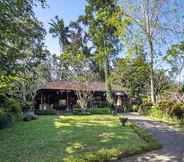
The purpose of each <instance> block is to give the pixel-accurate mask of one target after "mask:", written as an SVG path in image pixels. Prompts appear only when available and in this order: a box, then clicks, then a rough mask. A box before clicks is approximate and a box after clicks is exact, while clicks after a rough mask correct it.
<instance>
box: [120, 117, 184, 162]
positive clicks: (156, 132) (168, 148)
mask: <svg viewBox="0 0 184 162" xmlns="http://www.w3.org/2000/svg"><path fill="white" fill-rule="evenodd" d="M130 120H131V121H133V122H136V123H137V124H138V125H139V126H140V127H143V128H145V130H146V131H147V132H149V133H150V134H152V135H153V137H154V138H155V139H156V140H157V141H158V142H159V143H160V144H161V145H162V148H161V149H160V150H156V151H151V152H148V153H146V154H143V155H136V156H133V157H130V158H127V159H122V160H119V161H118V162H121V161H123V162H138V161H140V162H184V133H183V132H178V131H176V129H175V128H173V127H170V125H167V124H166V123H163V122H160V121H154V120H153V121H152V120H146V119H143V118H142V119H139V118H137V116H133V115H132V116H131V119H130Z"/></svg>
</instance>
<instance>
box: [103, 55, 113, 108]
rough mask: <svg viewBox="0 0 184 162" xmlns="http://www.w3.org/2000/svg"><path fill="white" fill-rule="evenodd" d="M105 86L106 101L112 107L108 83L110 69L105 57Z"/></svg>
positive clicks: (110, 90)
mask: <svg viewBox="0 0 184 162" xmlns="http://www.w3.org/2000/svg"><path fill="white" fill-rule="evenodd" d="M104 70H105V86H106V99H107V102H108V103H109V105H110V106H111V107H113V103H114V102H113V97H112V87H111V81H110V67H109V58H108V56H106V57H105V68H104Z"/></svg>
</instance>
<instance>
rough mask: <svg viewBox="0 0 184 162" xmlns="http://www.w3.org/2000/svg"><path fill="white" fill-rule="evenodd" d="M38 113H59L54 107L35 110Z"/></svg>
mask: <svg viewBox="0 0 184 162" xmlns="http://www.w3.org/2000/svg"><path fill="white" fill-rule="evenodd" d="M35 113H36V114H38V115H57V111H56V110H55V109H53V108H48V109H46V110H35Z"/></svg>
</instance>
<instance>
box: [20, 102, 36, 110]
mask: <svg viewBox="0 0 184 162" xmlns="http://www.w3.org/2000/svg"><path fill="white" fill-rule="evenodd" d="M21 107H22V111H23V112H26V111H30V110H32V108H33V104H32V102H30V101H27V102H22V103H21Z"/></svg>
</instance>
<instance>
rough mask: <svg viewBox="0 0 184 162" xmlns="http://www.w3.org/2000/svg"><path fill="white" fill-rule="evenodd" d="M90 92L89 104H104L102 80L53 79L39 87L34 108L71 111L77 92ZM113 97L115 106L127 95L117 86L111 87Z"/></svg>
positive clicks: (119, 104)
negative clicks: (84, 81)
mask: <svg viewBox="0 0 184 162" xmlns="http://www.w3.org/2000/svg"><path fill="white" fill-rule="evenodd" d="M79 91H80V92H91V94H92V99H91V101H90V103H89V106H99V107H100V106H105V105H107V101H106V93H105V92H106V88H105V84H104V83H103V82H87V83H83V82H79V81H62V80H60V81H53V82H48V83H47V84H46V85H45V86H43V87H42V88H40V89H39V90H38V91H37V93H36V95H35V98H34V105H35V108H36V109H46V107H47V106H49V107H52V108H54V109H56V110H60V111H73V108H74V107H75V105H76V104H77V100H78V97H77V95H76V93H77V92H79ZM112 92H113V98H114V100H115V102H117V106H121V105H122V103H123V101H124V100H126V99H127V98H128V97H127V95H126V94H125V93H124V92H123V91H122V90H121V88H120V87H119V86H113V87H112Z"/></svg>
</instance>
